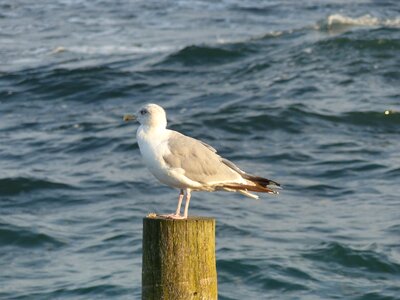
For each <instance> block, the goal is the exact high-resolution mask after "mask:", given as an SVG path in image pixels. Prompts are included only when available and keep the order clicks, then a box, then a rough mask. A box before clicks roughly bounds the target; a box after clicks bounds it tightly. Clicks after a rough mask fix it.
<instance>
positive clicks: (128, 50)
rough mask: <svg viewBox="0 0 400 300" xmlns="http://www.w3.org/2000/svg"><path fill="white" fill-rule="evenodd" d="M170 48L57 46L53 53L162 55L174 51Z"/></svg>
mask: <svg viewBox="0 0 400 300" xmlns="http://www.w3.org/2000/svg"><path fill="white" fill-rule="evenodd" d="M174 49H175V47H172V46H166V45H164V46H153V47H141V46H115V45H101V46H70V47H63V46H59V47H57V48H55V49H54V50H53V51H52V52H53V53H61V52H66V51H67V52H74V53H82V54H100V55H112V54H117V55H118V54H145V53H163V52H169V51H172V50H174Z"/></svg>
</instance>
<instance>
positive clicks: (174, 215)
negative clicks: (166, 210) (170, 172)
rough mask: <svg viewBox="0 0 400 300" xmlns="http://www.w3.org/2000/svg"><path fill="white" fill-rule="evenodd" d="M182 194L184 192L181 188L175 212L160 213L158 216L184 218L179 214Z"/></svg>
mask: <svg viewBox="0 0 400 300" xmlns="http://www.w3.org/2000/svg"><path fill="white" fill-rule="evenodd" d="M183 196H184V192H183V190H181V191H180V192H179V197H178V206H177V207H176V211H175V214H168V215H160V217H164V218H167V219H184V218H183V217H182V216H181V205H182V199H183Z"/></svg>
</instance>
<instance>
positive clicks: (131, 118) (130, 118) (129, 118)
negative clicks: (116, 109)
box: [123, 115, 136, 122]
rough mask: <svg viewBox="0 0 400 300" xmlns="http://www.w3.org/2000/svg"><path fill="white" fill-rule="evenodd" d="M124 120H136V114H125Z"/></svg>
mask: <svg viewBox="0 0 400 300" xmlns="http://www.w3.org/2000/svg"><path fill="white" fill-rule="evenodd" d="M123 120H124V121H125V122H128V121H135V120H136V116H135V115H125V116H124V118H123Z"/></svg>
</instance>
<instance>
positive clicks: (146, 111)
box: [124, 103, 167, 128]
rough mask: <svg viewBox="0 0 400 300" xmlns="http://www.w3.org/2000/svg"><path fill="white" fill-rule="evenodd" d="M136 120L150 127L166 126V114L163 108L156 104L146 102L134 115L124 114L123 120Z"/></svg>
mask: <svg viewBox="0 0 400 300" xmlns="http://www.w3.org/2000/svg"><path fill="white" fill-rule="evenodd" d="M134 120H137V121H138V122H139V123H140V124H141V125H143V126H147V127H150V128H166V127H167V115H166V114H165V110H164V109H163V108H162V107H161V106H159V105H157V104H153V103H150V104H146V105H145V106H143V107H141V108H140V109H139V111H138V112H137V113H136V114H134V115H125V116H124V121H126V122H127V121H134Z"/></svg>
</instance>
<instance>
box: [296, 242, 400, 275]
mask: <svg viewBox="0 0 400 300" xmlns="http://www.w3.org/2000/svg"><path fill="white" fill-rule="evenodd" d="M303 257H305V258H307V259H310V260H312V261H320V262H324V263H328V262H329V263H336V264H338V265H340V266H343V267H347V268H356V269H359V270H360V271H361V270H364V271H367V272H373V273H389V274H398V273H399V272H400V265H399V264H397V263H395V262H392V261H390V260H389V258H388V257H386V256H385V255H384V254H382V253H378V252H375V251H373V250H358V249H354V248H352V247H350V246H348V245H344V244H342V243H339V242H327V243H322V244H321V245H319V246H318V247H316V248H315V249H312V250H308V251H307V252H306V253H304V254H303Z"/></svg>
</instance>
